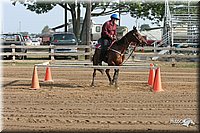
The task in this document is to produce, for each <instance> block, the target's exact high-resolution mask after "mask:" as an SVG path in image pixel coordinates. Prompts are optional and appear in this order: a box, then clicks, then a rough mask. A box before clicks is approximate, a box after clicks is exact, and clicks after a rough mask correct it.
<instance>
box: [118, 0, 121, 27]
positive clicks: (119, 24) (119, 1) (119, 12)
mask: <svg viewBox="0 0 200 133" xmlns="http://www.w3.org/2000/svg"><path fill="white" fill-rule="evenodd" d="M118 6H119V26H120V25H121V6H120V0H119V3H118Z"/></svg>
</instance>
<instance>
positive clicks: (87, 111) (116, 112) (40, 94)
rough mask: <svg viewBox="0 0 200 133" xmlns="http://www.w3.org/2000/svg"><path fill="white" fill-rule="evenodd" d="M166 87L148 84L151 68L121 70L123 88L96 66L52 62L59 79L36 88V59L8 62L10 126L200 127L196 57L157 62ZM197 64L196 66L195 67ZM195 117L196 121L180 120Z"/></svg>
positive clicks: (66, 128)
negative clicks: (33, 62)
mask: <svg viewBox="0 0 200 133" xmlns="http://www.w3.org/2000/svg"><path fill="white" fill-rule="evenodd" d="M157 64H158V65H159V66H160V68H161V81H162V88H163V90H164V91H163V92H157V93H155V92H153V91H152V88H151V87H150V86H148V84H147V81H148V74H149V70H147V69H144V70H121V71H120V74H119V86H120V89H119V90H117V89H115V88H114V87H110V86H109V85H108V80H107V77H106V75H101V74H100V73H97V78H96V82H95V83H96V86H95V87H90V83H91V78H92V69H69V68H51V72H52V77H53V80H54V82H53V83H47V82H43V79H44V76H45V68H44V67H39V68H38V75H39V76H38V77H39V80H40V89H37V90H31V89H29V88H30V87H31V78H32V73H33V65H27V64H25V65H23V64H20V65H15V66H12V65H9V64H8V63H7V64H4V66H3V84H2V86H3V89H2V90H3V97H2V98H3V129H4V131H47V130H48V131H91V130H92V131H123V130H126V131H135V130H138V131H139V130H141V131H145V130H148V131H150V130H152V131H157V130H183V131H187V130H188V131H191V130H192V131H196V130H198V125H199V122H198V116H197V114H198V93H197V88H198V86H197V84H198V69H197V66H196V65H194V64H195V63H180V62H178V63H177V65H176V67H171V64H170V63H166V62H165V63H162V62H157ZM195 66H196V67H195ZM185 118H191V119H192V120H193V122H194V123H195V125H192V126H189V127H185V126H183V125H181V124H180V123H178V122H177V121H181V120H183V119H185Z"/></svg>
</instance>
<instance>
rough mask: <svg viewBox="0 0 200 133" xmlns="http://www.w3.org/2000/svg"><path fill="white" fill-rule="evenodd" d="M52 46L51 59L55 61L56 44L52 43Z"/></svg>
mask: <svg viewBox="0 0 200 133" xmlns="http://www.w3.org/2000/svg"><path fill="white" fill-rule="evenodd" d="M50 48H51V51H50V52H51V60H52V61H53V60H54V59H55V58H54V49H55V45H51V46H50Z"/></svg>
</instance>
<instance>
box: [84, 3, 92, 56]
mask: <svg viewBox="0 0 200 133" xmlns="http://www.w3.org/2000/svg"><path fill="white" fill-rule="evenodd" d="M86 13H87V14H86V45H88V46H89V45H90V41H91V33H90V28H91V0H88V3H87V9H86ZM85 52H90V49H86V50H85ZM89 58H90V57H89V56H87V55H86V56H85V59H89Z"/></svg>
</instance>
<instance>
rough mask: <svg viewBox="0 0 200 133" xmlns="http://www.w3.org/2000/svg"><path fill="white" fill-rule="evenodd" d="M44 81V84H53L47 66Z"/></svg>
mask: <svg viewBox="0 0 200 133" xmlns="http://www.w3.org/2000/svg"><path fill="white" fill-rule="evenodd" d="M44 81H45V82H53V80H52V76H51V70H50V67H48V66H47V68H46V74H45V78H44Z"/></svg>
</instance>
